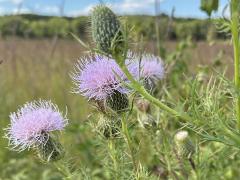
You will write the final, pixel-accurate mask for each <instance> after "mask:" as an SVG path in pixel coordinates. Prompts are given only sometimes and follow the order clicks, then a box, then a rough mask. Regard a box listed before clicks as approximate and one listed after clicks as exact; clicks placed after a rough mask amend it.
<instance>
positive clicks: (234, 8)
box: [231, 0, 240, 130]
mask: <svg viewBox="0 0 240 180" xmlns="http://www.w3.org/2000/svg"><path fill="white" fill-rule="evenodd" d="M238 9H239V0H231V19H232V21H231V22H232V24H231V30H232V38H233V49H234V82H235V86H236V89H237V92H238V91H239V89H240V81H239V55H240V54H239V48H240V46H239V31H238V26H239V17H238ZM235 108H236V114H237V124H238V129H239V130H240V96H239V95H237V101H236V107H235Z"/></svg>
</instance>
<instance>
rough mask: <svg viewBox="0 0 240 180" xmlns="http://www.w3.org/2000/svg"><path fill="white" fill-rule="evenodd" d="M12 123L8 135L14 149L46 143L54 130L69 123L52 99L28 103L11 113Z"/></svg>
mask: <svg viewBox="0 0 240 180" xmlns="http://www.w3.org/2000/svg"><path fill="white" fill-rule="evenodd" d="M10 120H11V124H10V126H9V127H8V128H7V129H6V130H7V133H6V137H7V138H8V139H9V144H10V146H12V149H15V150H18V151H23V150H25V149H29V148H34V147H38V146H39V145H44V143H46V142H47V141H48V138H49V137H48V136H47V137H46V134H47V135H48V134H49V133H50V132H52V131H61V130H63V129H64V127H65V126H66V125H67V124H68V119H67V118H66V116H63V115H62V113H61V112H59V109H58V107H57V106H56V105H54V104H53V103H52V102H51V101H44V100H40V101H34V102H30V103H26V104H25V105H23V107H21V108H20V109H19V110H18V111H17V112H16V113H11V114H10Z"/></svg>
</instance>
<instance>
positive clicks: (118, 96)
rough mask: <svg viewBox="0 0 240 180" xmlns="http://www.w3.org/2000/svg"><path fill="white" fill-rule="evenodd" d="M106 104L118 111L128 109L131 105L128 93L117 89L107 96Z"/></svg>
mask: <svg viewBox="0 0 240 180" xmlns="http://www.w3.org/2000/svg"><path fill="white" fill-rule="evenodd" d="M106 105H107V106H108V107H110V108H111V109H112V110H113V111H115V112H117V113H121V112H124V111H127V110H128V107H129V101H128V97H127V95H126V94H123V93H121V92H119V91H116V90H115V91H114V92H113V93H112V94H111V95H110V96H109V97H107V99H106Z"/></svg>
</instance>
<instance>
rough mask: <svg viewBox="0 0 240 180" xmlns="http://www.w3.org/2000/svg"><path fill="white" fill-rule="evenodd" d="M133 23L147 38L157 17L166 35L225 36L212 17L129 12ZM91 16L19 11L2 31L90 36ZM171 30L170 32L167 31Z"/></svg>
mask: <svg viewBox="0 0 240 180" xmlns="http://www.w3.org/2000/svg"><path fill="white" fill-rule="evenodd" d="M123 18H127V19H128V23H129V25H130V26H132V27H134V32H135V34H136V35H137V36H143V37H144V39H146V40H153V39H155V38H156V37H155V36H156V33H155V32H156V26H155V21H156V19H159V21H160V23H161V26H160V28H159V34H160V37H161V38H162V39H169V40H183V39H185V38H186V37H188V36H191V37H192V38H193V39H194V40H207V39H208V38H213V39H225V38H226V36H225V35H224V34H223V33H219V32H217V31H216V28H215V26H214V24H213V23H212V22H210V21H209V20H206V19H205V20H200V19H184V18H174V17H168V16H167V15H164V14H162V15H160V16H158V17H155V16H146V15H142V16H125V17H123ZM89 26H90V23H89V18H88V17H86V16H82V17H77V18H67V17H49V16H38V15H16V16H13V15H12V16H3V17H0V33H1V36H2V37H7V36H12V35H15V36H18V37H26V38H48V37H53V36H56V35H57V36H59V37H62V38H69V32H72V33H75V34H76V35H78V36H80V37H87V36H88V33H89V28H90V27H89ZM167 31H168V32H167Z"/></svg>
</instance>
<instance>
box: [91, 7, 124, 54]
mask: <svg viewBox="0 0 240 180" xmlns="http://www.w3.org/2000/svg"><path fill="white" fill-rule="evenodd" d="M91 24H92V37H93V40H94V42H95V43H96V45H97V48H98V49H100V50H101V51H103V52H105V53H107V54H112V53H113V52H114V53H116V51H119V50H120V49H121V47H122V44H123V41H122V39H123V38H122V33H121V30H120V27H121V25H120V21H119V20H118V18H117V16H116V15H115V14H114V13H113V12H112V10H111V9H109V8H108V7H106V6H104V5H98V6H96V7H94V8H93V11H92V14H91Z"/></svg>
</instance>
